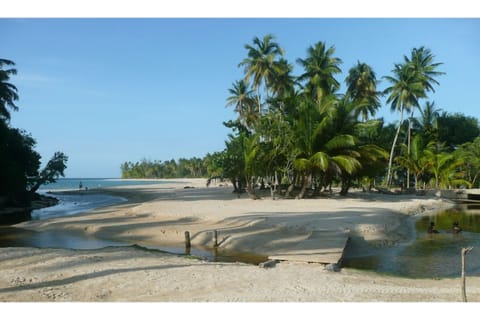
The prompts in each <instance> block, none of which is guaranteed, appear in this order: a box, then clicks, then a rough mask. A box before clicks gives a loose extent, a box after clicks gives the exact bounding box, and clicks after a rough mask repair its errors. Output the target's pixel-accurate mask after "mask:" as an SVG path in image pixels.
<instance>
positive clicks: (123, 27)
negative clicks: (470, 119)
mask: <svg viewBox="0 0 480 320" xmlns="http://www.w3.org/2000/svg"><path fill="white" fill-rule="evenodd" d="M267 33H272V34H274V35H275V36H276V40H277V42H278V43H279V44H280V45H281V46H282V47H283V48H284V49H285V51H286V58H287V59H288V60H289V61H290V62H291V63H293V64H295V65H296V63H295V60H296V59H297V58H305V55H306V50H307V48H308V47H309V46H311V45H314V44H315V43H316V42H318V41H325V42H326V43H327V45H328V46H330V45H333V46H335V48H336V56H337V57H339V58H340V59H342V60H343V64H342V65H341V68H342V71H343V73H342V74H341V75H338V76H337V79H338V80H339V81H340V82H342V83H343V82H344V79H345V77H346V75H347V72H348V70H349V69H350V68H351V67H352V66H353V65H354V64H355V63H356V62H357V61H362V62H366V63H368V64H369V65H371V66H372V68H373V69H374V71H375V72H376V74H377V77H378V78H379V79H380V78H381V77H382V76H385V75H390V74H391V73H390V71H391V70H392V68H393V65H394V63H397V62H401V61H402V59H403V55H409V53H410V51H411V49H412V48H414V47H419V46H426V47H427V48H429V49H430V50H431V51H432V52H433V53H434V54H435V56H436V61H438V62H443V63H444V64H443V65H442V66H441V71H444V72H446V75H444V76H442V77H440V78H439V79H438V80H439V82H440V86H438V87H436V92H435V93H434V94H431V95H430V97H429V100H433V101H435V104H436V106H437V107H439V108H442V109H443V110H445V111H448V112H462V113H464V114H466V115H469V116H475V117H478V116H479V113H478V111H477V110H478V107H479V103H478V98H477V95H478V94H477V92H478V90H479V89H480V77H479V76H478V73H479V71H480V59H479V57H480V41H478V39H479V35H480V19H390V18H389V19H331V18H329V19H326V18H318V19H317V18H315V19H305V18H303V19H277V18H275V19H131V18H130V19H31V18H21V19H13V18H2V19H0V37H1V39H2V41H1V44H0V52H1V55H0V57H2V58H7V59H10V60H13V61H14V62H15V63H16V68H17V70H18V75H17V76H14V77H12V79H11V83H13V84H15V85H16V86H17V88H18V90H19V95H20V100H19V101H18V106H19V107H20V111H19V112H14V113H13V114H12V122H11V124H12V125H13V126H16V127H20V128H23V129H25V130H26V131H28V132H30V133H31V134H32V135H33V137H34V138H35V139H36V140H37V148H36V149H37V151H39V152H40V154H41V155H42V159H43V160H44V161H47V160H48V159H49V158H50V156H51V155H52V154H53V153H54V152H55V151H57V150H61V151H64V152H65V153H66V154H67V155H68V156H69V163H68V169H67V171H66V175H67V177H119V176H120V169H119V167H120V164H121V163H122V162H124V161H139V160H141V159H142V158H147V159H150V160H169V159H178V158H180V157H187V158H189V157H193V156H198V157H203V156H205V155H206V154H207V153H208V152H215V151H221V150H222V149H223V147H224V141H225V139H226V136H227V134H228V133H229V132H230V131H229V130H228V129H227V128H225V127H224V126H223V125H222V122H223V121H226V120H229V119H234V117H235V114H234V113H233V110H232V108H226V107H225V101H226V98H227V97H228V89H229V88H230V87H231V84H232V82H234V81H235V80H239V79H241V78H242V77H243V70H242V69H240V68H238V63H239V62H240V61H241V60H242V59H243V58H245V57H246V50H245V49H244V45H245V44H247V43H251V41H252V39H253V37H255V36H258V37H262V36H263V35H265V34H267ZM301 72H302V70H301V69H300V68H299V67H298V66H296V67H295V72H294V74H296V75H299V74H300V73H301ZM385 86H386V82H385V81H382V82H381V84H380V88H381V89H383V88H385ZM343 90H344V88H342V90H341V91H342V92H343ZM422 104H423V103H422ZM378 116H380V117H384V118H385V119H386V120H387V122H392V121H395V120H396V119H397V116H398V115H397V114H395V113H391V112H390V108H389V106H386V105H385V104H384V106H383V107H382V109H381V110H380V112H379V113H378Z"/></svg>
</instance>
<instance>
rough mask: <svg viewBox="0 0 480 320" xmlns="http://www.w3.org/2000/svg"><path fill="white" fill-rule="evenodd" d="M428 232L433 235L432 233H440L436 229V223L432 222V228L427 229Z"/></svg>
mask: <svg viewBox="0 0 480 320" xmlns="http://www.w3.org/2000/svg"><path fill="white" fill-rule="evenodd" d="M427 232H428V233H430V234H432V233H438V230H437V229H435V223H434V222H433V221H432V222H430V226H429V227H428V229H427Z"/></svg>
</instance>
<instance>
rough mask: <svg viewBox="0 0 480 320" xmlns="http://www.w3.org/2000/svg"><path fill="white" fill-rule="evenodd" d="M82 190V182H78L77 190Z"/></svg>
mask: <svg viewBox="0 0 480 320" xmlns="http://www.w3.org/2000/svg"><path fill="white" fill-rule="evenodd" d="M82 188H83V183H82V181H80V184H79V185H78V189H80V190H82Z"/></svg>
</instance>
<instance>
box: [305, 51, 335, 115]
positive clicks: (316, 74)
mask: <svg viewBox="0 0 480 320" xmlns="http://www.w3.org/2000/svg"><path fill="white" fill-rule="evenodd" d="M334 53H335V47H334V46H331V47H330V48H328V49H327V48H326V46H325V43H324V42H318V43H316V44H315V45H314V46H312V47H309V48H308V50H307V55H308V56H307V58H306V59H297V63H298V64H300V65H301V66H302V67H303V68H304V69H305V73H303V74H302V75H301V76H300V77H299V80H300V81H303V80H306V81H307V88H306V91H307V92H310V93H311V94H312V97H313V99H314V100H315V101H316V102H317V104H318V107H319V108H321V107H322V103H323V100H324V99H325V97H327V96H329V95H331V94H333V93H335V91H336V90H338V89H339V88H340V83H338V81H337V80H336V79H335V78H334V75H335V74H337V73H340V72H342V71H341V69H340V67H339V65H340V64H341V63H342V60H341V59H339V58H336V57H333V54H334Z"/></svg>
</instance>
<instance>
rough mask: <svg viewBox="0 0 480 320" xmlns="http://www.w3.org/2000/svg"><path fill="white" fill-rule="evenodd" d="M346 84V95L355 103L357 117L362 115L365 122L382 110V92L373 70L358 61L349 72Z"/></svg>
mask: <svg viewBox="0 0 480 320" xmlns="http://www.w3.org/2000/svg"><path fill="white" fill-rule="evenodd" d="M345 82H346V84H347V92H346V95H347V97H348V98H349V99H351V100H352V101H353V102H354V104H355V106H356V113H357V115H361V116H362V119H363V121H367V120H368V116H369V115H371V116H372V117H373V116H374V115H375V113H376V111H377V110H378V109H379V108H380V99H379V95H380V92H378V91H377V84H378V81H377V78H376V76H375V72H373V70H372V68H371V67H370V66H369V65H368V64H366V63H361V62H360V61H358V62H357V65H356V66H354V67H353V68H351V69H350V70H349V72H348V76H347V78H346V79H345Z"/></svg>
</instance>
